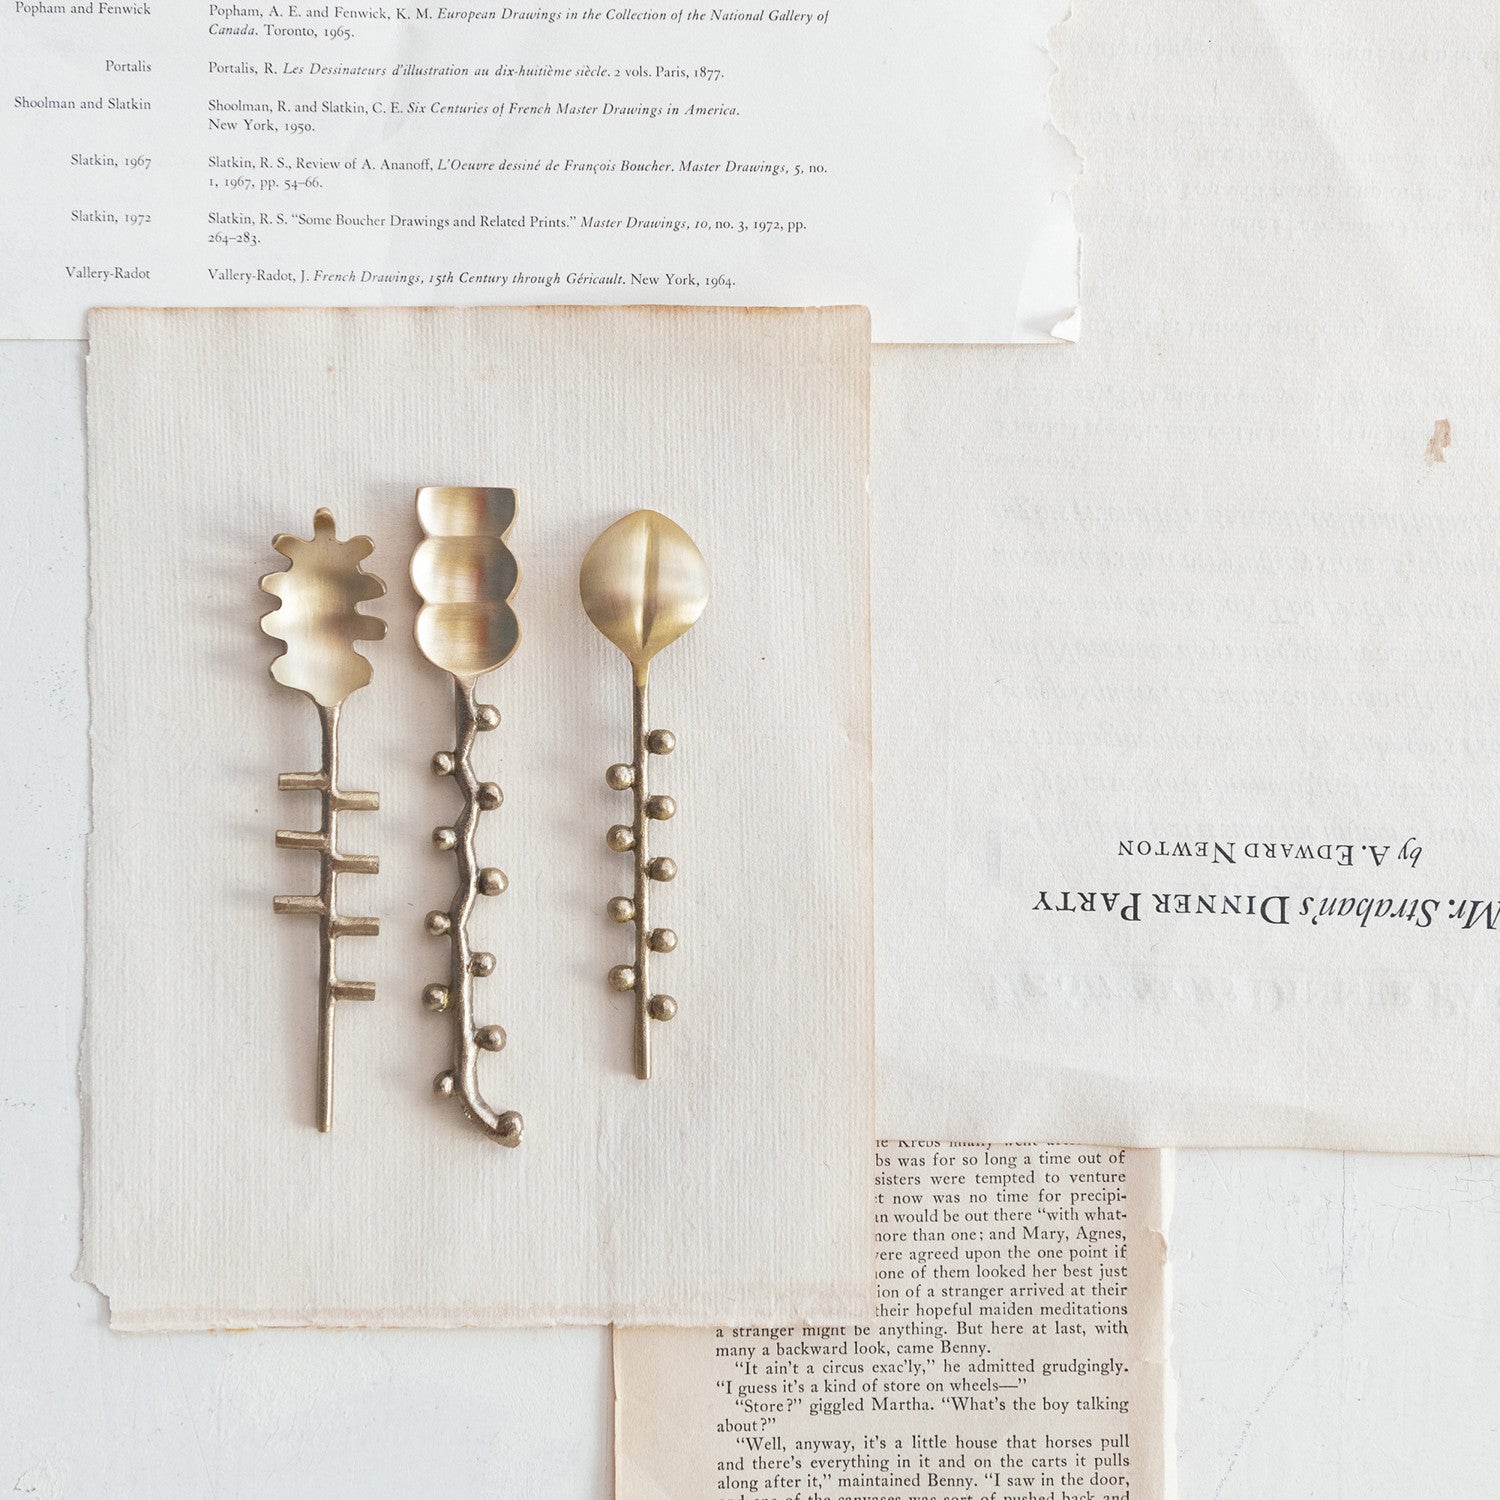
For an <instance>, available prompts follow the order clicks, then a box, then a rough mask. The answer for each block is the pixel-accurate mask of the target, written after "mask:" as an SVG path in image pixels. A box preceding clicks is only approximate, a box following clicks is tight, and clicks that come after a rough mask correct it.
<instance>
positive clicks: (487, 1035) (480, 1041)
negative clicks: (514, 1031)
mask: <svg viewBox="0 0 1500 1500" xmlns="http://www.w3.org/2000/svg"><path fill="white" fill-rule="evenodd" d="M474 1044H475V1046H478V1047H483V1048H484V1050H485V1051H486V1052H498V1051H499V1050H500V1049H501V1048H502V1047H503V1046H504V1045H505V1028H504V1027H503V1026H481V1027H480V1028H479V1030H478V1031H476V1032H475V1033H474Z"/></svg>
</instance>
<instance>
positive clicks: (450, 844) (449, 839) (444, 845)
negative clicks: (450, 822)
mask: <svg viewBox="0 0 1500 1500" xmlns="http://www.w3.org/2000/svg"><path fill="white" fill-rule="evenodd" d="M432 842H433V843H434V844H436V845H437V846H438V848H439V849H456V848H458V834H457V833H456V832H455V831H454V830H453V829H451V828H434V829H433V830H432Z"/></svg>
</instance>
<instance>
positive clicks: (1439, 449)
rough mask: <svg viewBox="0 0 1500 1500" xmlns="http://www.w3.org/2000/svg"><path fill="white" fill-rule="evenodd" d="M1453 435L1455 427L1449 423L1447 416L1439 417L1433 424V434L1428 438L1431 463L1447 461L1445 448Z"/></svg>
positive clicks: (1428, 454)
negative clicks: (1444, 453) (1444, 452)
mask: <svg viewBox="0 0 1500 1500" xmlns="http://www.w3.org/2000/svg"><path fill="white" fill-rule="evenodd" d="M1452 437H1453V429H1452V427H1451V426H1450V425H1449V423H1448V419H1447V417H1439V418H1438V419H1437V421H1436V422H1434V423H1433V424H1432V436H1431V437H1430V438H1428V439H1427V462H1428V463H1430V464H1440V463H1445V462H1446V461H1447V460H1445V459H1444V457H1443V449H1444V448H1446V447H1447V446H1448V444H1449V442H1450V441H1451V440H1452Z"/></svg>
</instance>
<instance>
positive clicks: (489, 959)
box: [469, 953, 495, 979]
mask: <svg viewBox="0 0 1500 1500" xmlns="http://www.w3.org/2000/svg"><path fill="white" fill-rule="evenodd" d="M494 972H495V955H494V954H493V953H476V954H474V955H473V956H472V957H471V958H470V959H469V973H471V974H472V975H473V976H474V977H475V978H476V979H488V978H489V976H490V975H491V974H493V973H494Z"/></svg>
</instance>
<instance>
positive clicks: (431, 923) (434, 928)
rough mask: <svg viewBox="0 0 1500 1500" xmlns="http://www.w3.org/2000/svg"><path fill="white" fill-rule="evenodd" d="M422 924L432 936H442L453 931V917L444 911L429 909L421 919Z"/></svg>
mask: <svg viewBox="0 0 1500 1500" xmlns="http://www.w3.org/2000/svg"><path fill="white" fill-rule="evenodd" d="M422 925H423V926H424V927H425V928H426V929H427V930H428V932H430V933H431V934H432V936H433V937H444V936H446V935H447V934H448V933H450V932H452V931H453V918H452V917H450V916H449V915H448V913H447V912H445V911H430V912H428V913H427V915H426V916H425V917H424V918H423V919H422Z"/></svg>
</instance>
